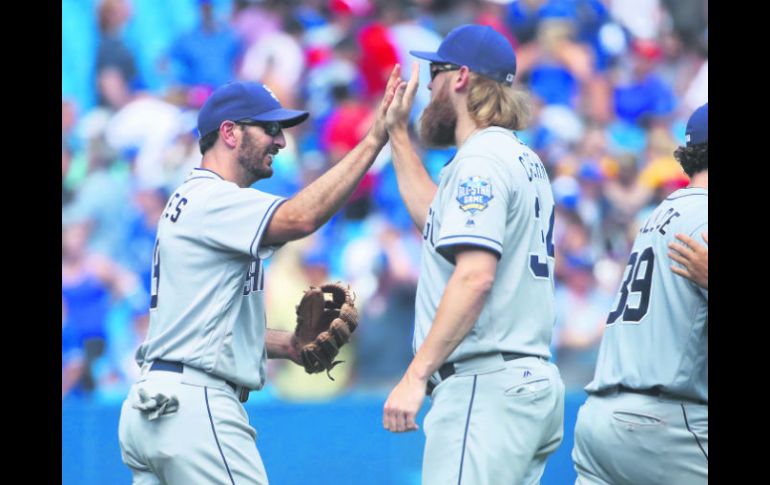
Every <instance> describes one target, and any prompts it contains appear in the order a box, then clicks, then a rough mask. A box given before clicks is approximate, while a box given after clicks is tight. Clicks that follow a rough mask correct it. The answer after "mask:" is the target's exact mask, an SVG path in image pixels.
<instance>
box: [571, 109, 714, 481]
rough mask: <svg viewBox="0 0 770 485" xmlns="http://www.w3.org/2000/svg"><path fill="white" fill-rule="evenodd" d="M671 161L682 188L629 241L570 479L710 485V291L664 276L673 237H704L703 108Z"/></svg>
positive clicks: (694, 116)
mask: <svg viewBox="0 0 770 485" xmlns="http://www.w3.org/2000/svg"><path fill="white" fill-rule="evenodd" d="M686 140H687V143H686V146H685V147H679V148H678V149H677V150H676V152H674V156H675V157H676V158H677V160H678V161H679V163H680V164H681V165H682V168H683V169H684V171H685V172H686V173H687V175H688V176H689V177H690V184H689V185H688V186H687V187H686V188H684V189H680V190H677V191H676V192H674V193H673V194H671V195H670V196H669V197H668V198H667V199H666V200H664V201H663V202H661V204H660V205H659V206H658V207H657V208H656V209H655V211H654V212H653V213H652V215H650V217H649V218H648V219H647V221H646V222H645V223H644V225H643V226H642V228H641V229H640V231H639V234H638V235H637V237H636V241H635V242H634V246H633V249H632V252H631V256H630V257H629V259H628V265H627V266H626V271H625V273H624V275H623V282H622V283H621V285H620V289H619V291H618V296H617V298H616V300H615V303H614V307H613V309H612V310H611V311H610V313H609V316H608V317H607V328H606V330H605V332H604V336H603V338H602V344H601V347H600V349H599V358H598V362H597V366H596V373H595V375H594V379H593V381H591V382H590V383H589V384H588V386H586V391H587V392H588V399H587V401H586V402H585V404H583V406H582V407H581V408H580V411H579V413H578V419H577V423H576V425H575V446H574V449H573V450H572V458H573V460H574V461H575V469H576V470H577V474H578V478H577V482H576V483H578V484H581V485H586V484H602V485H606V484H613V485H623V484H628V485H631V484H633V485H646V484H650V485H652V484H688V485H693V484H701V483H702V484H705V483H707V482H708V290H707V289H704V288H702V287H699V286H698V285H696V284H695V283H694V282H693V281H690V280H688V279H686V278H683V277H681V276H679V275H678V274H675V273H674V272H672V271H671V269H670V265H671V264H672V263H671V260H669V259H668V258H667V252H668V248H669V243H671V242H672V241H674V235H675V234H677V233H682V234H686V235H688V236H689V237H692V238H694V237H697V236H698V235H700V234H701V233H704V232H705V233H707V232H708V104H706V105H704V106H702V107H700V108H698V109H697V110H696V111H695V112H694V113H693V114H692V116H691V117H690V119H689V121H688V123H687V128H686Z"/></svg>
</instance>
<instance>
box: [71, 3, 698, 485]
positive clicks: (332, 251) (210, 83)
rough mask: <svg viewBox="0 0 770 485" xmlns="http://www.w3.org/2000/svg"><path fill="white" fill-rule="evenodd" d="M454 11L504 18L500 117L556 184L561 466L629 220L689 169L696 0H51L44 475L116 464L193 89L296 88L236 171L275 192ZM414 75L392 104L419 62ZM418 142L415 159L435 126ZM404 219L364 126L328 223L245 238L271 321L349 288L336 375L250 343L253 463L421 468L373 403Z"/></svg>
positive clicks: (408, 295)
mask: <svg viewBox="0 0 770 485" xmlns="http://www.w3.org/2000/svg"><path fill="white" fill-rule="evenodd" d="M465 23H479V24H486V25H490V26H492V27H493V28H495V29H496V30H498V31H499V32H501V33H502V34H503V35H505V36H506V37H507V38H508V39H509V40H510V42H511V44H512V45H513V47H514V50H515V51H516V54H517V60H518V72H517V73H516V81H515V82H516V83H518V84H519V85H520V86H525V87H526V88H528V89H529V90H530V91H531V92H532V94H533V95H534V102H535V109H534V117H533V121H532V124H531V126H530V127H529V128H528V129H527V130H525V131H522V132H519V136H520V138H521V139H522V140H523V141H525V142H526V143H527V144H528V145H529V146H531V147H532V148H533V149H534V150H535V151H536V152H537V153H538V154H539V155H540V157H541V159H542V160H543V162H544V163H545V166H546V168H547V170H548V172H549V176H550V178H551V181H552V184H553V190H554V195H555V199H556V201H557V213H556V221H555V229H554V242H555V246H556V295H557V305H558V318H557V322H556V327H555V328H554V335H553V342H552V352H553V354H554V360H555V362H556V363H557V365H558V366H559V368H560V370H561V373H562V376H563V378H564V381H565V384H566V385H567V389H568V397H567V404H566V406H567V408H566V412H565V439H564V442H563V444H562V446H561V448H560V449H559V450H558V451H557V452H556V453H555V454H554V455H553V456H552V457H551V459H550V460H549V463H548V466H547V467H546V472H545V476H544V477H543V482H542V483H543V484H546V485H547V484H562V483H573V482H574V477H575V474H574V471H573V470H572V462H571V459H570V452H571V449H572V429H573V427H574V421H575V416H576V413H577V408H578V407H579V405H580V404H581V403H582V402H583V401H584V399H585V394H584V392H583V391H582V387H583V386H585V385H586V384H587V383H588V382H589V381H590V380H591V378H592V376H593V370H594V363H595V360H596V356H597V351H598V345H599V342H600V340H601V336H602V331H603V329H604V325H605V321H606V316H607V313H608V312H609V311H610V306H611V305H612V303H613V299H614V296H615V292H616V289H617V285H618V284H619V280H620V277H621V276H622V273H623V268H624V266H625V264H626V261H627V258H628V253H629V250H630V248H631V244H632V243H633V239H634V237H635V235H636V232H637V230H638V228H639V225H640V223H641V222H642V221H643V220H644V219H645V217H646V216H647V215H648V214H649V212H650V211H651V210H652V209H653V208H654V207H655V206H656V205H657V204H658V203H659V202H660V201H661V200H662V199H663V198H665V197H666V196H667V195H668V194H670V193H671V192H672V191H674V190H676V189H677V188H680V187H683V186H685V185H686V184H687V183H688V180H687V178H686V176H685V175H684V173H683V172H682V171H681V169H680V168H679V165H678V164H677V163H676V161H675V160H674V158H673V155H672V153H673V151H674V149H675V148H676V147H677V146H678V145H683V144H684V128H685V123H686V121H687V118H688V117H689V115H690V113H691V112H692V111H693V110H694V109H695V108H697V107H698V106H700V105H702V104H703V103H705V102H707V101H708V7H707V2H706V1H705V0H519V1H505V0H389V1H385V0H283V1H275V0H273V1H271V0H261V1H259V0H163V1H156V0H62V322H61V324H62V475H63V476H62V483H67V484H104V483H130V473H129V471H128V469H127V468H126V467H125V466H123V465H122V463H121V461H120V452H119V447H118V443H117V422H118V416H119V413H120V405H121V402H122V399H123V398H124V396H125V395H126V393H127V391H128V388H129V387H130V385H131V383H132V382H133V381H134V379H135V378H136V376H137V375H138V371H139V369H138V367H137V365H136V363H135V361H134V351H135V350H136V348H137V346H138V345H139V344H140V343H141V342H142V340H143V339H144V336H145V333H146V331H147V326H148V317H149V315H148V301H149V298H148V295H149V286H150V267H151V259H152V249H153V245H154V241H155V231H156V227H157V222H158V217H159V214H160V212H161V211H162V209H163V207H164V205H165V202H166V199H167V197H168V196H169V192H170V191H172V190H173V189H174V188H175V187H176V186H177V185H178V184H179V183H180V182H181V181H182V180H183V179H184V177H185V175H186V174H187V173H188V172H189V170H191V169H192V168H193V167H196V166H198V164H199V162H200V152H199V151H198V145H197V135H196V120H197V118H196V117H197V110H198V109H199V108H200V106H201V105H202V104H203V102H204V101H205V100H206V98H207V97H208V96H209V94H210V93H211V92H212V90H213V89H214V88H215V87H217V86H219V85H221V84H224V83H226V82H228V81H230V80H233V79H246V80H254V81H260V82H263V83H265V84H266V85H267V86H268V87H270V89H271V90H272V91H273V92H274V93H275V94H276V95H277V96H278V98H279V99H280V100H281V103H282V104H283V105H284V106H286V107H290V108H296V109H306V110H309V111H310V113H311V114H310V118H309V120H308V121H307V122H305V123H303V124H301V125H299V126H298V127H296V128H292V129H290V130H287V131H286V134H287V143H288V146H287V149H285V150H283V151H281V153H280V154H279V155H278V156H277V157H276V160H275V162H274V164H273V168H274V175H273V177H272V178H270V179H267V180H263V181H260V182H257V184H255V187H257V188H259V189H260V190H262V191H266V192H271V193H274V194H278V195H283V196H291V195H292V194H294V193H296V192H297V191H298V190H299V189H300V188H301V187H303V186H305V185H306V184H307V183H308V182H310V181H312V180H314V179H315V178H316V177H318V175H319V174H321V173H323V172H324V171H325V170H327V169H328V168H329V167H330V166H332V165H334V164H335V163H336V162H337V161H338V160H339V159H340V158H341V157H342V156H344V155H345V154H346V153H347V152H348V151H349V150H350V149H351V148H352V147H353V146H355V144H356V143H357V142H358V141H359V139H360V138H361V136H362V135H363V134H364V133H365V132H366V130H367V129H368V127H369V124H370V120H371V116H372V112H373V109H374V106H375V105H376V103H377V102H378V101H379V99H380V97H381V95H382V92H383V89H384V87H385V83H386V80H387V75H388V73H389V72H390V69H391V68H392V66H393V65H394V64H395V63H397V62H398V63H400V64H401V65H402V69H403V73H402V76H404V77H405V78H407V77H408V76H409V69H410V64H411V62H412V61H413V60H414V58H412V57H411V56H409V54H408V51H409V50H410V49H418V50H433V49H436V48H437V47H438V45H439V43H440V42H441V39H442V38H443V37H444V36H445V35H446V34H447V33H448V32H449V31H450V30H452V29H453V28H454V27H456V26H458V25H461V24H465ZM420 76H421V83H420V88H419V91H418V94H417V98H416V102H415V107H414V111H413V120H416V119H418V118H419V115H420V113H421V112H422V110H423V108H424V107H425V106H426V104H427V103H428V101H429V92H428V90H427V88H426V86H427V84H428V81H429V77H428V69H427V65H426V63H422V65H421V73H420ZM420 153H421V155H422V159H423V161H424V162H425V165H426V167H427V168H428V171H429V172H430V173H431V175H432V176H433V177H434V179H436V180H437V177H438V172H439V170H440V169H441V167H442V166H443V165H444V164H445V163H446V161H447V160H448V159H449V158H450V157H451V156H452V155H453V153H454V149H447V150H426V149H420ZM421 241H422V239H421V236H420V234H419V233H418V232H417V231H416V229H414V227H413V225H412V223H411V221H410V219H409V216H408V214H407V212H406V209H405V208H404V206H403V204H402V203H401V200H400V197H399V193H398V188H397V185H396V179H395V174H394V171H393V167H392V165H391V161H390V152H389V150H388V147H386V148H385V149H384V150H383V152H382V153H381V154H380V156H379V157H378V159H377V161H376V162H375V164H374V166H373V168H372V170H371V171H370V172H369V173H368V174H367V175H366V177H365V178H364V180H363V181H362V183H361V185H360V186H359V187H358V189H357V190H356V191H355V193H354V194H353V196H352V198H351V200H350V201H349V203H347V204H346V205H345V207H344V208H343V209H342V210H341V211H340V212H339V213H338V214H337V215H336V216H335V217H334V218H333V219H332V220H331V221H330V223H329V224H327V225H326V226H324V227H323V228H322V229H321V230H319V231H318V232H317V233H315V234H313V235H312V236H311V237H308V238H305V239H303V240H301V241H296V242H292V243H289V244H287V245H286V246H284V247H283V248H282V249H281V250H280V251H278V252H277V253H276V254H275V256H273V257H272V258H271V259H269V260H268V261H267V262H266V263H267V271H266V276H265V280H266V282H265V293H266V298H267V316H268V325H269V326H270V327H272V328H279V329H286V330H291V329H293V328H294V325H295V315H294V306H295V304H296V302H297V301H298V300H299V298H300V295H301V293H302V289H303V288H305V287H306V286H307V285H308V284H318V283H320V282H323V281H326V280H343V281H347V282H350V283H351V285H352V286H353V288H354V290H355V291H356V292H357V293H358V300H357V302H358V303H359V305H360V309H361V312H362V319H361V321H362V324H361V326H360V327H359V328H358V330H357V332H356V334H355V335H354V338H353V341H352V344H351V345H349V346H347V347H345V348H344V349H343V352H342V355H341V358H342V359H343V360H345V364H344V365H341V366H337V367H336V368H335V369H334V371H333V376H334V378H335V380H334V381H330V380H329V379H328V378H327V377H326V376H325V375H324V374H317V375H313V376H309V375H307V374H305V372H304V371H303V370H302V369H301V368H300V367H298V366H295V365H293V364H286V363H283V362H272V361H271V362H270V367H269V371H270V373H269V377H268V383H267V385H266V386H265V388H264V389H263V390H262V391H260V392H255V393H252V394H251V397H250V400H249V402H248V403H247V404H246V409H247V412H248V413H249V417H250V420H251V423H252V425H253V426H254V427H255V428H256V429H257V432H258V438H257V445H258V447H259V450H260V453H261V454H262V457H263V459H264V461H265V465H266V468H267V471H268V476H269V477H270V479H271V483H276V484H279V485H280V484H295V483H296V484H300V483H301V484H310V485H314V484H313V483H311V482H309V481H307V476H306V471H307V470H309V469H311V468H312V469H324V470H326V471H328V472H329V476H330V477H333V478H331V479H330V481H329V482H325V483H329V484H334V485H337V484H347V483H350V484H358V483H367V484H418V483H419V481H420V480H419V477H420V467H421V461H422V446H423V443H424V436H423V435H422V431H418V432H417V433H409V434H405V435H392V434H389V433H387V432H386V431H384V430H383V429H382V426H381V413H382V406H383V404H384V401H385V398H386V397H387V395H388V393H389V392H390V390H391V388H392V387H393V386H394V385H395V384H396V383H397V382H398V380H399V379H400V377H401V375H402V373H403V372H404V370H405V369H406V366H407V365H408V363H409V361H410V360H411V337H412V330H413V320H414V295H415V291H416V283H417V278H418V268H419V255H420V244H421ZM532 311H537V309H536V308H533V309H532ZM424 411H425V408H424V409H423V413H424ZM322 437H323V441H321V438H322ZM327 440H331V441H328V443H329V446H324V448H323V449H319V448H318V443H321V442H323V443H327ZM318 484H319V485H324V484H322V483H321V482H318Z"/></svg>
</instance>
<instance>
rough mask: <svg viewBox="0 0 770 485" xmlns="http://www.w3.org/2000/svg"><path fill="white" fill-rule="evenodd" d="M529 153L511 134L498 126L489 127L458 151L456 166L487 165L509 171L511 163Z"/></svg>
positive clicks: (512, 133)
mask: <svg viewBox="0 0 770 485" xmlns="http://www.w3.org/2000/svg"><path fill="white" fill-rule="evenodd" d="M527 151H530V150H529V148H528V147H527V146H526V145H524V144H523V143H522V142H521V141H520V140H519V139H518V138H517V137H516V135H515V134H514V132H512V131H511V130H506V129H504V128H500V127H498V126H490V127H488V128H484V129H483V130H481V131H479V132H477V133H474V134H473V135H471V137H470V138H469V139H468V140H467V141H466V142H465V144H463V146H462V147H461V148H460V149H459V150H458V152H457V155H456V156H455V160H456V161H457V163H456V165H458V166H462V165H466V166H474V167H477V166H478V165H479V164H485V163H486V164H489V165H491V166H496V167H497V168H499V169H501V170H504V171H509V170H511V167H512V165H513V164H512V163H511V162H512V161H515V160H516V159H517V158H518V157H519V156H521V155H522V154H523V153H525V152H527Z"/></svg>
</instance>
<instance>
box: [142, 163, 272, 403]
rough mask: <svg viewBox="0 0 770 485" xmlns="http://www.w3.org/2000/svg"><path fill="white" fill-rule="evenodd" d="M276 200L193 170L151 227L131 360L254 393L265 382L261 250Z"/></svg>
mask: <svg viewBox="0 0 770 485" xmlns="http://www.w3.org/2000/svg"><path fill="white" fill-rule="evenodd" d="M284 200H285V199H284V198H282V197H277V196H274V195H270V194H266V193H264V192H260V191H259V190H255V189H250V188H247V189H242V188H240V187H238V186H237V185H236V184H234V183H232V182H228V181H225V180H223V179H222V178H221V177H220V176H219V175H217V174H216V173H214V172H211V171H209V170H205V169H200V168H196V169H194V170H193V171H192V172H191V173H190V175H189V176H188V177H187V179H186V180H185V182H184V183H183V184H182V185H181V186H180V187H179V188H177V190H176V191H175V192H174V194H173V195H172V196H171V198H170V199H169V202H168V205H167V206H166V209H165V211H164V213H163V215H162V216H161V219H160V223H159V225H158V236H157V240H156V243H155V253H154V258H153V271H152V297H151V303H150V328H149V331H148V335H147V339H146V340H145V342H144V343H143V344H142V345H141V346H140V347H139V349H138V350H137V353H136V360H137V362H138V363H139V365H140V366H141V365H142V364H143V363H144V362H149V361H154V360H157V359H163V360H169V361H176V362H182V363H184V364H186V365H189V366H191V367H194V368H197V369H200V370H202V371H205V372H208V373H210V374H213V375H216V376H219V377H222V378H224V379H227V380H230V381H233V382H235V383H236V384H239V385H242V386H246V387H248V388H250V389H260V388H261V387H262V385H263V384H264V381H265V368H266V362H267V354H266V349H265V331H266V319H265V302H264V294H263V285H264V274H263V266H262V260H263V259H265V258H268V257H270V256H271V255H272V253H273V251H274V249H275V248H274V247H260V240H261V239H262V236H263V235H264V233H265V230H266V228H267V226H268V223H269V221H270V218H271V217H272V216H273V214H274V212H275V210H276V208H278V206H279V205H280V204H281V203H282V202H283V201H284Z"/></svg>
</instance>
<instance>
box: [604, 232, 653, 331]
mask: <svg viewBox="0 0 770 485" xmlns="http://www.w3.org/2000/svg"><path fill="white" fill-rule="evenodd" d="M642 263H646V264H645V266H644V274H642V275H640V274H639V272H640V271H641V268H642ZM654 266H655V253H653V252H652V248H651V247H649V248H647V249H645V250H644V251H642V252H641V255H640V253H638V252H636V253H631V257H630V258H628V265H627V266H626V267H627V268H628V276H626V279H625V281H623V284H622V285H621V286H620V299H619V300H620V301H618V306H617V308H615V309H614V310H612V312H610V315H609V316H608V317H607V325H612V324H613V323H615V321H616V320H617V319H618V317H620V316H621V315H622V316H623V318H622V321H623V322H628V323H639V321H640V320H641V319H642V318H644V316H645V315H647V309H648V308H649V307H650V288H651V287H652V270H653V267H654ZM631 293H638V294H639V304H638V305H637V306H636V307H635V308H632V307H631V306H630V305H628V304H627V302H628V296H629V295H630V294H631Z"/></svg>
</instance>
